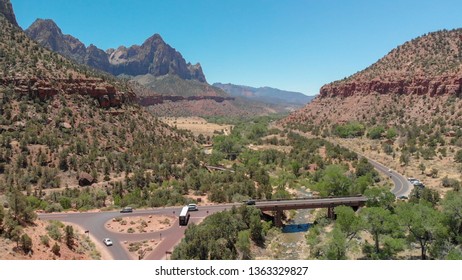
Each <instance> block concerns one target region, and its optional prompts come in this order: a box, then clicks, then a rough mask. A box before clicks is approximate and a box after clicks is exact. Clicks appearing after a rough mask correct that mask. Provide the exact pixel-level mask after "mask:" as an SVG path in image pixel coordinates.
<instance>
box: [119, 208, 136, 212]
mask: <svg viewBox="0 0 462 280" xmlns="http://www.w3.org/2000/svg"><path fill="white" fill-rule="evenodd" d="M131 212H133V208H131V207H124V208H123V209H122V210H120V213H131Z"/></svg>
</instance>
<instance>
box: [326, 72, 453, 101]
mask: <svg viewBox="0 0 462 280" xmlns="http://www.w3.org/2000/svg"><path fill="white" fill-rule="evenodd" d="M461 92H462V76H441V77H435V78H432V79H426V78H419V77H414V78H412V79H409V80H397V81H390V82H388V81H381V80H379V79H375V80H372V81H368V82H356V81H354V82H346V83H341V84H328V85H325V86H323V87H322V88H321V90H320V96H321V97H335V96H339V97H348V96H353V95H356V94H362V95H367V94H374V93H379V94H405V95H409V94H417V95H430V96H436V95H445V94H449V95H458V94H460V93H461Z"/></svg>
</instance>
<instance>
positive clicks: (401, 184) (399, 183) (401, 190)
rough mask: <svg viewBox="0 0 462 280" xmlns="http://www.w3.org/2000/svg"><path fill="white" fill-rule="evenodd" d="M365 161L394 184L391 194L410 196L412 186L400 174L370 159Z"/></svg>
mask: <svg viewBox="0 0 462 280" xmlns="http://www.w3.org/2000/svg"><path fill="white" fill-rule="evenodd" d="M367 160H368V161H369V162H370V164H372V165H373V166H374V167H375V169H377V170H378V171H379V172H382V173H383V174H385V175H386V176H389V177H390V178H391V180H392V181H393V183H394V184H395V187H394V188H393V189H392V190H391V192H392V193H393V194H394V195H395V196H396V197H400V196H407V197H409V195H410V194H411V190H412V187H413V186H412V184H411V183H410V182H409V181H408V180H407V179H406V177H404V176H403V175H401V174H398V173H397V172H396V171H394V170H391V169H389V168H388V167H386V166H385V165H383V164H381V163H378V162H376V161H374V160H372V159H370V158H367Z"/></svg>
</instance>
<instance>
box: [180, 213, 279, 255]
mask: <svg viewBox="0 0 462 280" xmlns="http://www.w3.org/2000/svg"><path fill="white" fill-rule="evenodd" d="M260 214H261V213H260V210H258V209H256V208H254V207H246V206H241V207H240V208H235V207H233V208H232V209H231V210H230V211H223V212H220V213H216V214H213V215H211V216H209V217H207V218H206V219H205V220H204V221H203V222H202V223H201V224H200V225H194V224H192V225H190V226H189V227H188V229H187V230H186V233H185V238H184V239H183V240H182V242H181V243H180V244H179V245H178V246H177V247H175V250H174V251H173V254H172V259H175V260H194V259H195V260H236V259H243V260H248V259H252V258H253V255H252V244H257V245H260V246H261V245H262V244H263V243H264V240H265V235H266V234H267V232H268V230H269V229H270V226H271V224H270V223H268V222H262V221H261V218H260Z"/></svg>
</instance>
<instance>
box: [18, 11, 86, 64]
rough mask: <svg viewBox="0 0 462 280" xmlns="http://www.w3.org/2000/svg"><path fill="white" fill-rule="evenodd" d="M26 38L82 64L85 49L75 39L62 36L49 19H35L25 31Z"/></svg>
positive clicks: (56, 26) (69, 36)
mask: <svg viewBox="0 0 462 280" xmlns="http://www.w3.org/2000/svg"><path fill="white" fill-rule="evenodd" d="M25 32H26V34H27V36H29V37H30V38H32V39H34V40H35V41H36V42H38V43H39V44H40V45H42V46H44V47H46V48H48V49H50V50H53V51H57V50H59V51H58V52H59V53H61V54H63V55H64V56H67V57H69V58H71V59H73V60H75V61H77V62H79V63H84V58H85V53H86V48H85V45H84V44H83V43H82V42H80V41H79V40H78V39H77V38H75V37H72V36H71V35H64V34H63V32H62V31H61V29H60V28H59V27H58V25H57V24H56V23H55V22H54V21H53V20H51V19H37V20H36V21H34V23H32V25H31V26H30V27H29V28H27V29H26V30H25Z"/></svg>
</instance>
